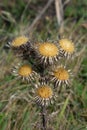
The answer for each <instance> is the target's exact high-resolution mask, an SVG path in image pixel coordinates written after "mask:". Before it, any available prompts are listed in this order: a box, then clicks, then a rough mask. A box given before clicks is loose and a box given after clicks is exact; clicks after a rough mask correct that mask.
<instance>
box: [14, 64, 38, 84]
mask: <svg viewBox="0 0 87 130" xmlns="http://www.w3.org/2000/svg"><path fill="white" fill-rule="evenodd" d="M13 73H14V75H15V76H18V77H19V78H22V79H23V80H26V81H28V82H29V81H32V80H34V79H36V78H37V77H38V74H37V73H36V72H35V71H34V70H33V69H32V67H31V66H30V65H29V64H24V65H18V66H16V67H15V68H14V69H13Z"/></svg>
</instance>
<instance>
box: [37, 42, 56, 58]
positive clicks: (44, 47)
mask: <svg viewBox="0 0 87 130" xmlns="http://www.w3.org/2000/svg"><path fill="white" fill-rule="evenodd" d="M39 53H40V54H41V55H43V56H47V57H53V56H56V55H57V54H58V48H57V46H56V45H54V44H53V43H48V42H47V43H44V44H41V45H39Z"/></svg>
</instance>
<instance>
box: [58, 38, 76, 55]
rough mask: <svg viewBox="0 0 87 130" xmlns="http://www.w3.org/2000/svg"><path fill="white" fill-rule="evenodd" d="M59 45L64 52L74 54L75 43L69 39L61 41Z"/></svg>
mask: <svg viewBox="0 0 87 130" xmlns="http://www.w3.org/2000/svg"><path fill="white" fill-rule="evenodd" d="M59 43H60V46H61V48H62V49H63V50H65V51H66V52H69V53H73V52H74V50H75V48H74V45H73V43H72V42H71V41H70V40H68V39H61V40H60V41H59Z"/></svg>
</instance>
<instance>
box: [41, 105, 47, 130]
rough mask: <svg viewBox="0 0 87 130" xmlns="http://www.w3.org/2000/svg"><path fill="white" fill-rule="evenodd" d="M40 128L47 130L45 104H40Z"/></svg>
mask: <svg viewBox="0 0 87 130" xmlns="http://www.w3.org/2000/svg"><path fill="white" fill-rule="evenodd" d="M42 130H47V117H46V106H42Z"/></svg>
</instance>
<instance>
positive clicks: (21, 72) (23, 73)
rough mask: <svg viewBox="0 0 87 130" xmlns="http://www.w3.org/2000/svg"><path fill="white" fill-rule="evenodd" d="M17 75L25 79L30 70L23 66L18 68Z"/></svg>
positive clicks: (27, 66) (28, 67)
mask: <svg viewBox="0 0 87 130" xmlns="http://www.w3.org/2000/svg"><path fill="white" fill-rule="evenodd" d="M18 73H19V75H21V76H25V77H27V76H29V75H30V74H31V73H32V68H31V67H30V66H29V65H23V66H21V67H20V68H19V71H18Z"/></svg>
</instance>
